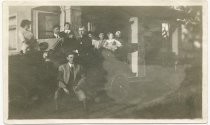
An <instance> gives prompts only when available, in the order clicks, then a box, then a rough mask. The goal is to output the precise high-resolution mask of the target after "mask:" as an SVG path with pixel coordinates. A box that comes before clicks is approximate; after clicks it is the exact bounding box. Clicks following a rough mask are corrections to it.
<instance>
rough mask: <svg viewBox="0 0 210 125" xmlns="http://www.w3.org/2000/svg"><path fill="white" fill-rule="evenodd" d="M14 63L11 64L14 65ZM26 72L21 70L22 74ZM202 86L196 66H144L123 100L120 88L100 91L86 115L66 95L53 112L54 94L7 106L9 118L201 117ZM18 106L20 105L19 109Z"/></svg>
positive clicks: (73, 97) (131, 82)
mask: <svg viewBox="0 0 210 125" xmlns="http://www.w3.org/2000/svg"><path fill="white" fill-rule="evenodd" d="M17 63H18V62H16V63H10V64H12V65H17ZM19 63H20V62H19ZM12 65H10V66H11V67H12ZM35 69H36V68H34V70H35ZM13 70H15V69H11V70H10V71H11V72H13V73H14V72H17V71H13ZM25 70H26V69H23V70H22V72H24V71H25ZM13 75H14V74H13ZM22 75H23V74H22ZM12 78H13V79H10V80H11V82H10V86H11V84H12V83H13V84H14V81H15V82H16V83H17V82H18V81H20V80H17V79H18V78H19V77H18V78H16V77H12ZM14 78H15V80H14ZM30 80H31V79H30ZM201 83H202V82H201V67H199V66H191V67H190V66H185V65H179V66H178V68H177V69H176V70H175V69H174V67H168V66H154V65H153V66H146V76H145V77H136V78H129V79H128V81H126V84H127V85H128V87H127V88H126V93H125V97H126V98H123V99H121V100H120V101H119V96H115V95H116V94H117V93H118V91H121V89H119V88H118V89H117V88H113V91H108V90H106V89H105V92H104V93H103V92H102V93H101V94H100V95H98V97H96V98H95V99H93V100H90V101H89V102H88V107H89V112H88V113H86V112H84V110H83V108H82V104H81V102H79V101H78V100H77V98H76V97H75V96H70V97H69V96H66V97H65V100H64V102H63V109H61V110H59V111H55V105H54V100H53V94H50V95H51V96H49V97H48V98H46V99H42V100H39V99H38V101H37V99H36V98H34V97H33V96H32V97H33V98H32V99H31V100H30V101H31V102H27V104H28V105H27V104H26V103H23V102H24V101H22V102H20V103H18V101H13V103H12V105H11V104H10V111H9V118H10V119H53V118H54V119H55V118H56V119H77V118H94V119H97V118H139V119H142V118H146V119H153V118H174V119H175V118H200V117H201V114H202V113H201V109H202V107H201V105H202V103H201V102H202V100H201V95H202V93H201V92H202V90H201V85H202V84H201ZM18 84H20V83H18ZM15 91H18V90H15ZM15 91H14V93H15ZM43 95H44V94H43ZM17 100H18V99H17ZM33 100H35V101H34V102H33ZM10 102H12V101H11V100H10ZM18 105H22V106H19V107H18Z"/></svg>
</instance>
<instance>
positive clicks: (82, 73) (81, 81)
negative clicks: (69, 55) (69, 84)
mask: <svg viewBox="0 0 210 125" xmlns="http://www.w3.org/2000/svg"><path fill="white" fill-rule="evenodd" d="M79 75H80V79H79V80H78V82H77V86H76V88H75V90H77V89H80V88H82V86H84V85H85V83H86V74H85V71H84V68H83V67H82V66H80V71H79Z"/></svg>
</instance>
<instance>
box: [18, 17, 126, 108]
mask: <svg viewBox="0 0 210 125" xmlns="http://www.w3.org/2000/svg"><path fill="white" fill-rule="evenodd" d="M30 24H31V22H30V21H28V20H23V21H22V22H21V27H22V28H21V31H20V33H19V36H20V40H21V42H22V48H21V54H23V55H24V54H26V53H27V52H29V51H32V50H34V49H37V48H38V49H40V50H42V49H46V48H44V47H42V46H41V45H42V44H39V45H38V44H37V41H36V40H35V38H34V35H33V33H31V31H30ZM70 27H71V25H70V23H65V25H64V31H60V27H59V25H55V26H54V27H53V38H55V39H56V40H57V42H56V43H55V44H54V46H53V48H52V49H51V50H52V51H62V52H64V54H65V59H66V60H67V62H66V63H65V64H62V65H60V66H59V67H58V88H57V89H56V92H55V96H54V97H55V100H56V109H58V108H59V97H60V96H61V95H62V93H63V92H64V93H66V94H70V93H71V92H73V93H74V94H76V95H77V97H78V98H79V100H80V101H82V102H83V104H84V105H83V106H84V108H86V100H87V97H86V94H85V91H83V89H82V87H83V86H84V84H86V79H87V77H86V71H85V70H84V69H87V65H86V64H88V62H90V61H91V57H93V56H95V55H96V53H97V54H98V53H100V52H101V50H103V49H105V50H108V51H110V52H113V53H114V52H116V51H117V50H118V48H121V47H122V46H123V44H124V43H123V40H122V39H121V32H120V31H117V32H116V33H115V35H114V34H113V33H107V39H105V34H104V33H99V34H98V38H97V37H95V36H94V35H93V33H92V32H86V30H85V28H84V27H79V29H78V36H76V35H75V31H73V30H71V28H70ZM76 55H77V56H76ZM76 57H79V61H77V62H76V61H75V58H76ZM43 58H44V60H45V61H47V62H48V61H51V60H50V56H49V51H44V52H43Z"/></svg>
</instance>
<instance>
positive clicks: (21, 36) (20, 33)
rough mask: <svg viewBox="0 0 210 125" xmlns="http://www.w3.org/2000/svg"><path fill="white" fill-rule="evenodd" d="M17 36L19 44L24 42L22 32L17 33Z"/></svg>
mask: <svg viewBox="0 0 210 125" xmlns="http://www.w3.org/2000/svg"><path fill="white" fill-rule="evenodd" d="M18 35H19V39H20V42H21V43H24V42H25V37H24V35H23V33H22V32H19V34H18Z"/></svg>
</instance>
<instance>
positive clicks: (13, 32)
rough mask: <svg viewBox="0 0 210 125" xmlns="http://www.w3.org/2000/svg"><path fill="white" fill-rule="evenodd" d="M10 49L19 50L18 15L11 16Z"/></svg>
mask: <svg viewBox="0 0 210 125" xmlns="http://www.w3.org/2000/svg"><path fill="white" fill-rule="evenodd" d="M9 50H10V51H15V50H17V15H11V16H10V17H9Z"/></svg>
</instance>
